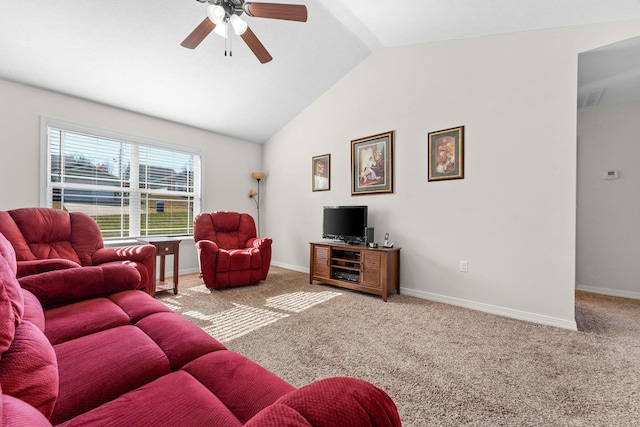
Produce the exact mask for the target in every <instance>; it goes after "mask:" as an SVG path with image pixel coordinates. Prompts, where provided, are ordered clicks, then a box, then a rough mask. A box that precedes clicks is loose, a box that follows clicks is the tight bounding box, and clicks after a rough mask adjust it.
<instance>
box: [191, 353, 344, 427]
mask: <svg viewBox="0 0 640 427" xmlns="http://www.w3.org/2000/svg"><path fill="white" fill-rule="evenodd" d="M183 369H184V370H185V371H187V372H188V373H190V374H191V375H193V376H194V377H195V378H196V379H197V380H198V381H200V382H201V383H202V384H204V385H205V387H207V388H208V389H209V390H211V392H213V394H215V395H216V396H217V397H218V398H219V399H220V400H221V401H222V403H224V404H225V406H226V407H227V408H229V409H230V410H231V412H233V414H234V415H235V416H236V417H237V418H238V419H239V420H240V421H241V422H242V423H245V422H247V421H248V420H249V419H250V418H252V417H253V416H254V415H255V414H256V413H258V412H259V411H260V410H261V409H262V408H265V407H267V406H269V405H271V404H272V403H274V402H275V401H276V400H277V399H278V398H280V397H281V396H283V395H285V394H286V393H289V392H291V391H293V390H295V387H293V386H292V385H291V384H289V383H287V382H286V381H284V380H283V379H281V378H279V377H277V376H275V375H274V374H273V373H271V372H269V371H267V370H266V369H265V368H263V367H262V366H260V365H258V364H257V363H255V362H253V361H251V360H249V359H247V358H246V357H244V356H241V355H239V354H237V353H234V352H232V351H229V350H221V351H216V352H213V353H209V354H206V355H204V356H202V357H199V358H198V359H196V360H194V361H193V362H191V363H189V364H187V365H185V367H184V368H183ZM344 425H345V426H346V425H348V424H344Z"/></svg>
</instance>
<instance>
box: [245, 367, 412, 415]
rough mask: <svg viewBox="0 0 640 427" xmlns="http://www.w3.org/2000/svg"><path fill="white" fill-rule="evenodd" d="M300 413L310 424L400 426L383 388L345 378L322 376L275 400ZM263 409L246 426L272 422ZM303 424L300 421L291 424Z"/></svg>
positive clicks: (277, 403)
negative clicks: (266, 421) (264, 421)
mask: <svg viewBox="0 0 640 427" xmlns="http://www.w3.org/2000/svg"><path fill="white" fill-rule="evenodd" d="M276 405H286V406H288V407H290V408H292V409H294V410H295V411H296V412H298V413H299V414H300V415H302V416H303V417H304V418H305V419H306V420H307V421H308V422H309V423H310V424H311V425H314V426H319V425H328V426H343V425H344V426H350V427H373V426H381V425H384V426H398V427H399V426H401V425H402V423H401V421H400V416H399V415H398V410H397V408H396V405H395V403H393V400H391V397H389V395H388V394H387V393H385V392H384V391H383V390H381V389H379V388H378V387H376V386H374V385H373V384H371V383H368V382H366V381H362V380H358V379H355V378H347V377H332V378H326V379H323V380H320V381H316V382H314V383H311V384H308V385H306V386H304V387H301V388H299V389H297V390H295V391H293V392H291V393H288V394H286V395H284V396H282V397H281V398H280V399H278V400H277V402H276ZM270 411H271V408H267V409H266V410H265V413H266V414H265V413H262V414H259V415H258V416H257V417H256V421H254V422H253V423H248V425H249V426H256V427H257V426H266V425H273V424H269V423H263V422H260V420H261V419H262V420H267V419H269V417H268V416H265V415H269V414H268V413H269V412H270ZM292 425H304V424H292Z"/></svg>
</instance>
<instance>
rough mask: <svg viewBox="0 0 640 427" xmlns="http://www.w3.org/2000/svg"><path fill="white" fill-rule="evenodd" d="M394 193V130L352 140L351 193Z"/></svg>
mask: <svg viewBox="0 0 640 427" xmlns="http://www.w3.org/2000/svg"><path fill="white" fill-rule="evenodd" d="M375 193H393V131H390V132H385V133H381V134H378V135H373V136H368V137H366V138H361V139H355V140H353V141H351V195H359V194H375Z"/></svg>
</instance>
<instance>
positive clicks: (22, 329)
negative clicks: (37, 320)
mask: <svg viewBox="0 0 640 427" xmlns="http://www.w3.org/2000/svg"><path fill="white" fill-rule="evenodd" d="M0 384H2V390H3V393H5V394H9V395H11V396H14V397H17V398H18V399H21V400H23V401H25V402H27V403H29V404H30V405H31V406H33V407H35V408H36V409H38V410H39V411H40V412H42V414H43V415H44V416H46V417H49V416H50V415H51V413H52V411H53V407H54V405H55V403H56V397H57V395H58V369H57V362H56V355H55V353H54V352H53V348H52V347H51V344H50V343H49V340H47V337H45V336H44V334H43V333H42V331H41V330H40V329H38V327H37V326H35V325H34V324H33V323H31V322H27V321H22V322H21V323H20V325H19V326H18V327H17V328H16V331H15V337H14V339H13V342H12V343H11V346H10V347H9V348H8V349H7V350H6V351H5V352H3V353H2V358H1V359H0Z"/></svg>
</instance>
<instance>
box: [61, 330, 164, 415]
mask: <svg viewBox="0 0 640 427" xmlns="http://www.w3.org/2000/svg"><path fill="white" fill-rule="evenodd" d="M54 350H55V352H56V355H57V357H58V371H59V376H60V393H59V398H58V402H57V404H56V407H55V409H54V411H53V414H52V416H51V418H50V420H51V422H52V423H53V424H58V423H60V422H63V421H66V420H68V419H71V418H73V417H75V416H77V415H79V414H81V413H83V412H87V411H89V410H91V409H93V408H96V407H97V406H99V405H101V404H103V403H105V402H108V401H110V400H112V399H115V398H116V397H118V396H120V395H122V394H125V393H127V392H128V391H131V390H133V389H135V388H138V387H140V386H142V385H144V384H147V383H149V382H151V381H153V380H155V379H156V378H158V377H160V376H162V375H165V374H168V373H169V372H170V366H169V361H168V360H167V357H166V356H165V355H164V353H163V352H162V350H161V349H160V348H159V347H158V346H157V345H156V344H155V343H154V342H153V340H151V339H150V338H149V337H148V336H147V335H146V334H145V333H144V332H142V331H141V330H140V329H138V328H136V327H135V326H129V325H128V326H119V327H117V328H112V329H107V330H105V331H101V332H97V333H95V334H91V335H88V336H84V337H80V338H78V339H75V340H72V341H66V342H63V343H61V344H58V345H55V346H54ZM152 403H153V404H154V406H155V403H157V401H156V400H153V401H152V400H151V399H150V400H149V404H152Z"/></svg>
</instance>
